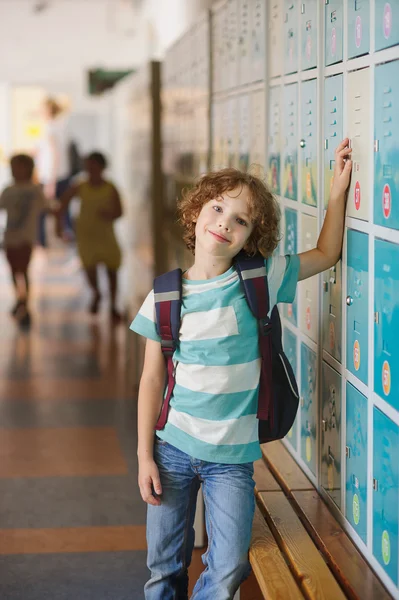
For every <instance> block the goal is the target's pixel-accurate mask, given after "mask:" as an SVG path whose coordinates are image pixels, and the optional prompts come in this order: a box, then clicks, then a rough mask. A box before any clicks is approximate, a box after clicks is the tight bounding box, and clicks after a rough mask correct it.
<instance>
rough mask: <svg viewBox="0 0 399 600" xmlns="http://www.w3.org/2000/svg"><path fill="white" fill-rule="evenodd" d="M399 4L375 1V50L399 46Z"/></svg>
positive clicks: (395, 0)
mask: <svg viewBox="0 0 399 600" xmlns="http://www.w3.org/2000/svg"><path fill="white" fill-rule="evenodd" d="M398 18H399V4H398V2H397V0H392V2H385V0H375V49H376V50H382V49H383V48H389V47H390V46H394V45H395V44H399V23H398Z"/></svg>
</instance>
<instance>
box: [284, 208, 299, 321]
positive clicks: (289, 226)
mask: <svg viewBox="0 0 399 600" xmlns="http://www.w3.org/2000/svg"><path fill="white" fill-rule="evenodd" d="M284 214H285V235H284V254H297V253H298V213H297V211H296V210H292V209H290V208H286V209H285V212H284ZM284 316H285V318H286V319H288V320H289V321H291V323H293V324H294V325H296V324H297V322H298V301H297V298H296V296H295V298H294V302H293V303H292V304H284Z"/></svg>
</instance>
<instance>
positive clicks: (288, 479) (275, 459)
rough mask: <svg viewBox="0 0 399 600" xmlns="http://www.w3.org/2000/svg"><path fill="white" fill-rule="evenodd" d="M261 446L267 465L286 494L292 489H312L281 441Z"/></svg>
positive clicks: (312, 486) (310, 483)
mask: <svg viewBox="0 0 399 600" xmlns="http://www.w3.org/2000/svg"><path fill="white" fill-rule="evenodd" d="M261 448H262V454H263V456H264V459H265V461H266V463H267V466H268V467H269V469H270V471H271V473H272V474H273V475H274V477H275V478H276V479H277V481H278V482H279V483H280V485H281V487H282V488H283V489H284V490H285V492H286V494H287V495H290V492H291V491H292V490H314V485H313V484H312V482H311V481H309V479H308V478H307V477H306V475H305V474H304V472H303V471H302V469H301V467H299V466H298V464H297V463H296V462H295V460H294V459H293V458H292V456H291V454H290V453H289V452H288V450H287V449H286V448H285V446H284V444H283V443H282V442H280V441H276V442H268V443H267V444H263V445H262V446H261Z"/></svg>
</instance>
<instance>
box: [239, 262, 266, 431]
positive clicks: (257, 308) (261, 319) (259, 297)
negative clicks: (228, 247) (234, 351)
mask: <svg viewBox="0 0 399 600" xmlns="http://www.w3.org/2000/svg"><path fill="white" fill-rule="evenodd" d="M234 264H235V267H236V269H237V272H238V275H239V277H240V280H241V283H242V286H243V289H244V293H245V297H246V300H247V302H248V305H249V308H250V309H251V311H252V314H253V315H254V317H255V318H256V319H257V321H258V332H259V350H260V354H261V357H262V366H261V374H260V382H259V399H258V413H257V415H256V416H257V418H258V419H262V420H265V421H266V420H268V419H270V420H272V419H273V414H272V413H273V403H272V390H273V377H272V339H271V335H270V334H271V322H270V318H269V316H268V313H269V309H270V299H269V286H268V283H267V273H266V265H265V259H264V258H263V256H262V255H261V254H256V255H255V256H248V255H247V254H246V253H244V252H240V253H239V254H238V255H237V256H236V257H235V259H234Z"/></svg>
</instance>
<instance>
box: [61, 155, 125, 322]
mask: <svg viewBox="0 0 399 600" xmlns="http://www.w3.org/2000/svg"><path fill="white" fill-rule="evenodd" d="M106 166H107V161H106V159H105V156H104V155H103V154H101V152H92V153H91V154H89V156H87V158H86V159H85V165H84V167H85V171H86V173H87V180H86V181H84V182H83V183H77V184H74V185H72V186H70V187H69V188H68V189H67V190H66V191H65V192H64V194H63V195H62V197H61V208H60V214H62V213H63V212H64V211H65V210H67V207H68V205H69V203H70V201H71V200H72V198H74V197H78V198H80V201H81V203H80V214H79V217H78V218H77V222H76V242H77V247H78V252H79V256H80V259H81V261H82V264H83V267H84V270H85V272H86V275H87V280H88V282H89V285H90V287H91V289H92V292H93V299H92V303H91V305H90V312H91V313H92V314H95V313H97V312H98V308H99V303H100V300H101V296H100V290H99V287H98V277H97V267H98V265H100V264H104V265H105V266H106V269H107V274H108V281H109V288H110V296H111V317H112V319H113V321H114V322H119V321H120V320H121V316H120V314H119V312H118V311H117V308H116V298H117V274H118V269H119V267H120V264H121V250H120V247H119V245H118V242H117V240H116V237H115V232H114V221H115V220H116V219H118V218H119V217H120V216H121V215H122V205H121V201H120V197H119V192H118V190H117V189H116V187H115V185H114V184H113V183H111V182H110V181H107V180H105V179H104V178H103V172H104V170H105V168H106Z"/></svg>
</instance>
